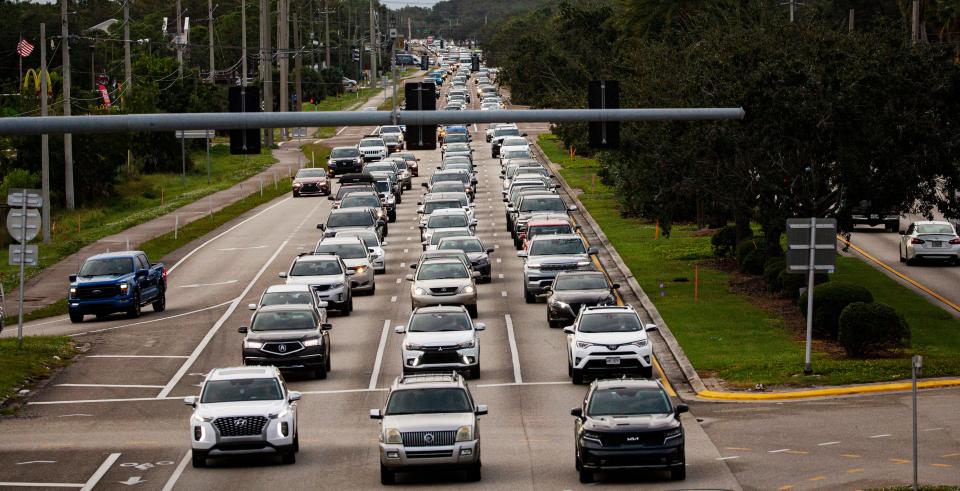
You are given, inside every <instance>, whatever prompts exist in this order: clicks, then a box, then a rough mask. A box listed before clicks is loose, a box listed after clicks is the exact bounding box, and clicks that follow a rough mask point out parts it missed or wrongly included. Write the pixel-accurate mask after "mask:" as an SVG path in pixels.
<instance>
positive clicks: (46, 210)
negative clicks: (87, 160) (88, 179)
mask: <svg viewBox="0 0 960 491" xmlns="http://www.w3.org/2000/svg"><path fill="white" fill-rule="evenodd" d="M47 73H48V72H47V25H46V24H45V23H43V22H41V23H40V116H41V117H43V116H46V115H47V91H48V90H50V88H49V87H47ZM40 185H41V186H40V187H41V188H42V189H41V194H42V195H43V208H41V209H40V211H41V212H42V213H43V215H42V220H43V243H44V244H49V243H50V136H49V135H41V136H40ZM24 201H26V196H24ZM22 219H23V220H24V223H26V220H27V217H26V215H24V216H23V217H22ZM26 245H27V241H26V240H23V241H22V242H21V251H20V255H21V256H22V255H23V254H24V252H25V249H24V248H25V247H26ZM21 264H22V263H21ZM20 292H21V293H20V296H21V297H22V296H23V285H20ZM21 310H22V307H21Z"/></svg>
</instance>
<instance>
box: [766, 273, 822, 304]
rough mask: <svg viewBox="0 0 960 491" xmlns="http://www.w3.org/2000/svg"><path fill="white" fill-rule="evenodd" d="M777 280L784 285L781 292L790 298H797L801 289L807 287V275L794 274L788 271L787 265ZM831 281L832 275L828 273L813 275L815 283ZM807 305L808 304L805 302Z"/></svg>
mask: <svg viewBox="0 0 960 491" xmlns="http://www.w3.org/2000/svg"><path fill="white" fill-rule="evenodd" d="M777 281H779V282H780V284H781V285H783V288H782V289H781V290H780V294H781V295H782V296H783V297H784V298H789V299H791V300H797V298H799V297H800V289H801V288H806V287H807V275H806V273H804V274H794V273H788V272H787V269H786V267H784V269H783V271H781V272H780V274H779V275H778V278H777ZM828 281H830V277H829V276H827V275H826V273H819V274H816V275H814V276H813V284H814V285H819V284H821V283H826V282H828ZM803 305H806V304H803Z"/></svg>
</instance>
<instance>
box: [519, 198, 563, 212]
mask: <svg viewBox="0 0 960 491" xmlns="http://www.w3.org/2000/svg"><path fill="white" fill-rule="evenodd" d="M566 209H567V208H566V207H565V206H564V205H563V200H562V199H560V197H559V196H546V197H540V196H527V197H526V198H523V201H522V202H521V203H520V211H559V212H563V211H566Z"/></svg>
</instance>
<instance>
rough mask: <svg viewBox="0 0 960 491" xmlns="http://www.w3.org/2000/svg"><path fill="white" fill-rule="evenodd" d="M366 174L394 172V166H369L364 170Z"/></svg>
mask: <svg viewBox="0 0 960 491" xmlns="http://www.w3.org/2000/svg"><path fill="white" fill-rule="evenodd" d="M363 171H364V172H366V173H371V172H394V168H393V164H367V166H366V167H364V168H363Z"/></svg>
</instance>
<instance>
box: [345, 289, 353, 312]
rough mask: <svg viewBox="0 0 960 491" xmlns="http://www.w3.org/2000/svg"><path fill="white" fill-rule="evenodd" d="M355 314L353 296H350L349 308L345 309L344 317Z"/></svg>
mask: <svg viewBox="0 0 960 491" xmlns="http://www.w3.org/2000/svg"><path fill="white" fill-rule="evenodd" d="M351 312H353V294H352V293H351V294H350V298H348V299H347V306H346V307H345V308H344V309H343V315H350V313H351Z"/></svg>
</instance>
